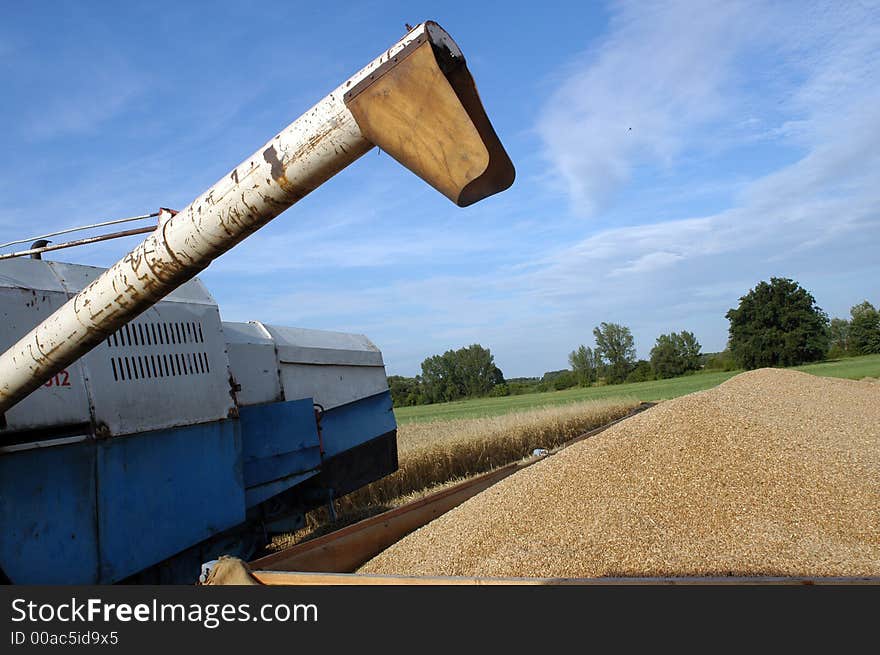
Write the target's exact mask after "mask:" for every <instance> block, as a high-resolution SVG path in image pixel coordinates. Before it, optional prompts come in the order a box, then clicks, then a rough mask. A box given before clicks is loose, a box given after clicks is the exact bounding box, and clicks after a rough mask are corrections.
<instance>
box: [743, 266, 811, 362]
mask: <svg viewBox="0 0 880 655" xmlns="http://www.w3.org/2000/svg"><path fill="white" fill-rule="evenodd" d="M726 316H727V319H728V320H729V321H730V351H731V352H732V353H733V356H734V358H735V359H736V361H737V363H738V364H739V365H740V366H742V367H743V368H747V369H753V368H759V367H762V366H795V365H797V364H803V363H804V362H814V361H817V360H820V359H822V358H823V357H824V356H825V352H826V351H827V350H828V316H827V315H826V314H825V312H823V311H822V310H821V308H819V307H818V306H817V305H816V300H815V298H813V296H812V294H810V293H809V292H808V291H807V290H806V289H804V288H803V287H801V285H799V284H798V283H797V282H795V281H794V280H792V279H789V278H778V277H773V278H770V282H763V281H762V282H760V283H759V284H758V285H757V286H756V287H755V288H754V289H752V290H751V291H749V292H748V293H747V294H746V295H744V296H743V297H742V298H740V299H739V306H738V307H737V308H736V309H731V310H730V311H728V312H727V314H726Z"/></svg>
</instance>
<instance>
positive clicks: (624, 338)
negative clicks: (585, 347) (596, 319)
mask: <svg viewBox="0 0 880 655" xmlns="http://www.w3.org/2000/svg"><path fill="white" fill-rule="evenodd" d="M593 336H594V337H596V350H595V356H596V358H597V359H598V360H600V361H601V362H602V371H603V373H604V374H605V380H606V381H607V382H608V383H609V384H619V383H621V382H623V381H624V380H626V376H627V375H629V372H630V371H632V370H633V369H634V368H635V365H636V347H635V340H634V339H633V336H632V332H630V330H629V328H628V327H626V326H624V325H620V324H618V323H600V324H599V326H598V327H596V328H593Z"/></svg>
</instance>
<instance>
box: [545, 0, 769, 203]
mask: <svg viewBox="0 0 880 655" xmlns="http://www.w3.org/2000/svg"><path fill="white" fill-rule="evenodd" d="M756 16H757V20H756ZM762 18H763V16H761V15H760V14H758V13H756V12H754V11H751V10H750V7H749V4H747V3H733V2H717V3H709V2H705V3H696V4H695V3H693V2H687V1H680V2H673V3H644V2H627V3H620V4H618V5H616V7H615V9H614V11H613V15H612V20H611V31H610V33H609V34H607V35H606V36H605V37H604V38H603V39H602V40H601V42H600V43H599V44H597V45H596V46H594V47H593V48H591V49H590V50H588V51H587V52H586V53H584V55H583V56H582V57H581V58H580V59H579V61H578V63H577V64H575V65H574V67H573V69H574V70H573V72H572V73H571V74H570V75H569V76H568V78H567V79H566V80H565V81H564V82H563V83H562V84H561V85H560V87H559V88H558V89H557V90H556V91H555V93H553V95H552V96H551V98H550V99H549V101H548V102H547V104H546V106H545V108H544V111H543V113H542V115H541V117H540V120H539V123H538V130H539V133H540V134H541V136H542V138H543V140H544V145H545V155H546V158H547V160H548V162H549V164H550V165H551V167H552V168H553V170H554V171H555V173H556V175H557V176H558V177H559V179H560V180H561V182H562V183H563V185H564V188H565V189H566V190H567V192H568V193H569V195H570V197H571V203H572V208H573V210H574V211H575V212H576V213H579V214H581V215H587V216H588V215H592V214H594V213H595V212H597V211H599V210H600V209H602V208H603V207H604V206H605V205H606V203H607V202H609V201H610V200H611V198H612V197H613V194H614V191H615V190H616V189H617V188H618V187H619V186H620V185H622V184H624V183H625V182H626V181H627V180H628V179H629V177H630V175H631V173H632V170H633V168H634V167H635V166H637V165H638V164H639V162H648V163H652V164H657V163H659V164H661V165H669V164H671V163H672V161H673V160H674V159H675V157H676V156H677V155H679V153H681V151H682V150H683V149H685V148H687V147H689V146H692V145H693V142H694V130H695V129H696V128H698V127H700V126H702V125H704V124H706V123H707V122H710V121H712V120H714V119H717V118H719V117H720V116H721V115H723V114H724V113H725V112H726V111H727V110H728V109H729V105H730V102H729V100H728V98H727V94H729V93H730V92H731V89H732V87H733V83H734V81H735V77H734V75H733V73H734V70H733V68H732V67H731V66H730V63H731V61H732V60H733V59H734V58H735V57H736V56H737V55H738V54H739V53H741V52H742V50H743V49H744V48H745V47H746V46H747V45H748V44H749V42H750V40H752V39H753V38H754V36H755V34H756V32H759V31H761V30H763V29H764V25H763V24H762Z"/></svg>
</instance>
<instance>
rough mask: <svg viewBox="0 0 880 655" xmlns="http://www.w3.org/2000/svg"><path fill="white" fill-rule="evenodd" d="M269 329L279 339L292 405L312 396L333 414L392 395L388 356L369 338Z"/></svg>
mask: <svg viewBox="0 0 880 655" xmlns="http://www.w3.org/2000/svg"><path fill="white" fill-rule="evenodd" d="M263 327H264V328H265V329H266V331H267V332H268V333H269V334H270V335H272V338H273V339H274V340H275V348H276V349H277V351H278V362H279V366H280V370H281V386H282V387H283V388H284V397H285V398H286V399H287V400H296V399H298V398H307V397H309V396H311V397H312V398H314V400H315V402H316V403H320V404H321V405H323V406H324V409H332V408H333V407H338V406H339V405H344V404H346V403H350V402H352V401H354V400H358V399H360V398H366V397H367V396H372V395H374V394H377V393H381V392H383V391H387V390H388V379H387V378H386V377H385V364H384V362H383V361H382V353H381V352H380V351H379V349H378V348H377V347H376V345H375V344H374V343H373V342H372V341H370V340H369V339H368V338H367V337H365V336H364V335H362V334H346V333H343V332H327V331H324V330H306V329H303V328H288V327H279V326H275V325H264V326H263Z"/></svg>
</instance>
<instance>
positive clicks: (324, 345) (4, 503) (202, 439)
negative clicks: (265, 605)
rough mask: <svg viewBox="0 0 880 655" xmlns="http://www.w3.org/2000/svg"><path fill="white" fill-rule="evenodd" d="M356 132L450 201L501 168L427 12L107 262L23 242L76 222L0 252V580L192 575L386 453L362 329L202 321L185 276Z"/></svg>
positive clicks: (316, 171) (380, 368)
mask: <svg viewBox="0 0 880 655" xmlns="http://www.w3.org/2000/svg"><path fill="white" fill-rule="evenodd" d="M374 146H378V147H380V148H381V149H382V150H384V151H385V152H386V153H388V154H389V155H391V156H392V157H394V158H395V159H396V160H397V161H399V162H400V163H402V164H403V165H404V166H406V167H407V168H409V169H410V170H411V171H413V172H414V173H415V174H416V175H418V176H419V177H421V178H422V179H424V180H425V181H426V182H428V183H429V184H430V185H431V186H433V187H435V188H436V189H437V190H439V191H440V192H441V193H443V194H444V195H446V196H447V197H449V198H450V199H451V200H452V201H453V202H454V203H456V204H457V205H459V206H461V207H465V206H468V205H470V204H473V203H475V202H478V201H479V200H481V199H483V198H485V197H487V196H489V195H492V194H494V193H497V192H499V191H502V190H504V189H506V188H507V187H509V186H510V185H511V184H512V183H513V179H514V169H513V165H512V163H511V161H510V159H509V158H508V156H507V154H506V153H505V151H504V149H503V147H502V145H501V143H500V141H499V140H498V137H497V136H496V134H495V131H494V130H493V128H492V126H491V124H490V122H489V119H488V117H487V116H486V113H485V111H484V110H483V107H482V105H481V102H480V99H479V97H478V95H477V91H476V87H475V86H474V83H473V80H472V78H471V76H470V73H469V72H468V69H467V66H466V64H465V60H464V57H463V56H462V54H461V51H460V50H459V48H458V46H457V45H456V44H455V43H454V42H453V40H452V39H451V38H450V36H449V35H448V34H447V33H446V32H445V31H444V30H443V29H441V28H440V27H439V26H438V25H437V24H436V23H432V22H427V23H423V24H421V25H419V26H418V27H416V28H414V29H412V30H410V31H409V32H408V33H407V34H406V36H405V37H404V38H403V39H401V40H400V41H399V42H398V43H396V44H395V45H393V46H392V47H391V48H389V49H388V50H386V51H385V52H384V53H382V55H381V56H379V57H378V58H377V59H375V60H374V61H373V62H371V63H370V64H369V65H368V66H366V67H365V68H364V69H363V70H361V71H360V72H359V73H357V74H356V75H355V76H354V77H352V78H351V79H349V80H347V81H346V82H345V83H343V84H342V85H341V86H339V87H338V88H337V89H336V90H335V91H333V92H332V93H330V94H329V95H328V96H327V97H326V98H324V99H323V100H321V101H320V102H319V103H318V104H317V105H315V106H314V107H313V108H312V109H310V110H309V111H308V112H306V113H305V114H304V115H303V116H302V117H300V118H299V119H297V120H296V121H294V122H293V123H291V124H290V125H289V126H288V127H287V128H285V129H284V130H283V131H282V132H280V133H279V134H278V135H276V136H274V137H273V138H272V139H271V140H270V141H269V142H268V143H266V144H265V145H264V146H262V147H261V148H260V149H259V150H257V151H256V152H255V153H254V154H253V155H251V156H250V157H248V158H247V159H246V160H245V161H244V162H242V163H241V164H240V165H239V166H237V167H236V168H235V169H233V170H232V171H230V173H229V174H228V175H226V176H224V177H223V179H221V180H220V181H219V182H217V184H215V185H214V186H213V187H211V188H210V189H208V190H207V191H206V192H205V193H204V194H202V195H201V196H199V197H198V198H196V199H195V200H194V201H193V202H192V204H190V205H189V206H188V207H186V208H185V209H183V210H182V211H180V212H179V213H174V212H170V211H167V210H165V211H161V212H159V213H158V226H157V227H155V228H150V229H149V232H150V234H149V236H148V237H147V238H146V239H145V240H144V241H143V243H141V244H140V245H138V246H137V247H136V248H134V249H133V250H132V251H131V252H130V253H128V254H127V255H126V256H125V257H123V258H122V259H121V260H120V261H119V262H117V263H116V264H115V265H114V266H112V267H111V268H109V269H107V270H101V269H97V268H92V267H88V266H81V265H75V264H63V263H58V262H48V261H42V260H40V259H39V258H38V257H39V254H40V253H41V252H45V251H49V250H55V249H58V248H59V247H63V246H64V245H78V244H80V243H84V242H89V241H94V240H96V239H94V238H92V239H85V240H81V241H79V242H73V243H71V244H63V245H61V246H57V245H56V246H48V245H47V244H46V243H45V242H43V243H35V244H34V246H33V247H32V248H31V249H29V250H25V251H23V252H18V253H11V254H8V255H2V256H0V312H2V314H3V320H2V322H0V348H2V349H3V350H5V352H3V353H2V355H0V576H2V578H3V579H4V580H5V581H11V582H13V583H113V582H119V581H132V582H175V583H186V582H193V581H195V579H196V577H197V576H198V571H199V565H200V564H201V563H202V562H205V561H208V560H211V559H213V558H215V557H217V556H218V555H220V554H223V553H226V554H234V555H237V556H238V557H241V558H243V559H249V558H250V557H252V555H253V554H254V553H255V552H257V551H258V550H259V549H260V548H261V547H262V546H263V545H265V544H266V542H267V540H268V539H269V537H270V536H271V535H272V534H273V533H277V532H286V531H290V530H292V529H295V528H296V527H298V526H300V525H302V520H303V518H302V517H303V514H304V512H306V511H308V510H309V509H311V508H314V507H317V506H320V505H322V504H324V503H326V502H327V501H328V500H330V499H332V498H334V497H338V496H340V495H342V494H345V493H348V492H350V491H352V490H354V489H356V488H358V487H360V486H362V485H364V484H367V483H368V482H371V481H373V480H375V479H378V478H380V477H382V476H384V475H387V474H389V473H390V472H392V471H394V470H395V469H396V468H397V449H396V424H395V421H394V415H393V413H392V408H391V398H390V395H389V392H388V386H387V382H386V378H385V369H384V364H383V360H382V354H381V353H380V352H379V350H378V348H376V347H375V346H374V345H373V344H372V343H371V342H370V341H369V340H368V339H367V338H366V337H363V336H360V335H352V334H340V333H333V332H320V331H315V330H303V329H294V328H285V327H279V326H273V325H265V324H263V323H259V322H251V323H227V322H221V320H220V314H219V310H218V307H217V304H216V303H215V302H214V300H213V298H212V296H211V295H210V293H209V292H208V290H207V289H206V288H205V287H204V285H203V284H202V283H201V282H200V281H199V280H198V279H195V276H196V275H197V274H198V273H199V272H200V271H202V270H204V269H205V268H206V267H207V266H208V265H209V264H210V263H211V261H213V260H214V259H215V258H216V257H218V256H220V255H221V254H223V253H224V252H226V251H227V250H229V249H230V248H232V247H233V246H234V245H236V244H237V243H238V242H240V241H242V240H243V239H244V238H246V237H247V236H248V235H250V234H252V233H253V232H255V231H256V230H258V229H260V228H261V227H262V226H263V225H265V224H266V223H268V222H269V221H270V220H272V219H273V218H274V217H275V216H277V215H278V214H280V213H281V212H283V211H284V210H285V209H287V208H288V207H290V206H291V205H293V204H294V203H296V202H297V201H298V200H300V199H301V198H303V197H304V196H305V195H306V194H308V193H310V192H311V191H314V190H315V189H316V188H318V187H319V186H320V185H321V184H323V183H324V182H325V181H327V180H328V179H329V178H330V177H332V176H333V175H334V174H335V173H337V172H339V171H340V170H342V169H343V168H345V167H346V166H347V165H348V164H350V163H352V162H353V161H354V160H355V159H357V158H358V157H360V156H361V155H363V154H364V153H366V152H367V151H369V150H370V149H371V148H373V147H374ZM137 231H138V230H130V231H128V232H125V233H118V234H117V235H106V236H122V235H128V234H131V233H135V232H137ZM48 236H51V235H48ZM28 254H30V255H36V256H37V258H25V257H23V256H24V255H28Z"/></svg>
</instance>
